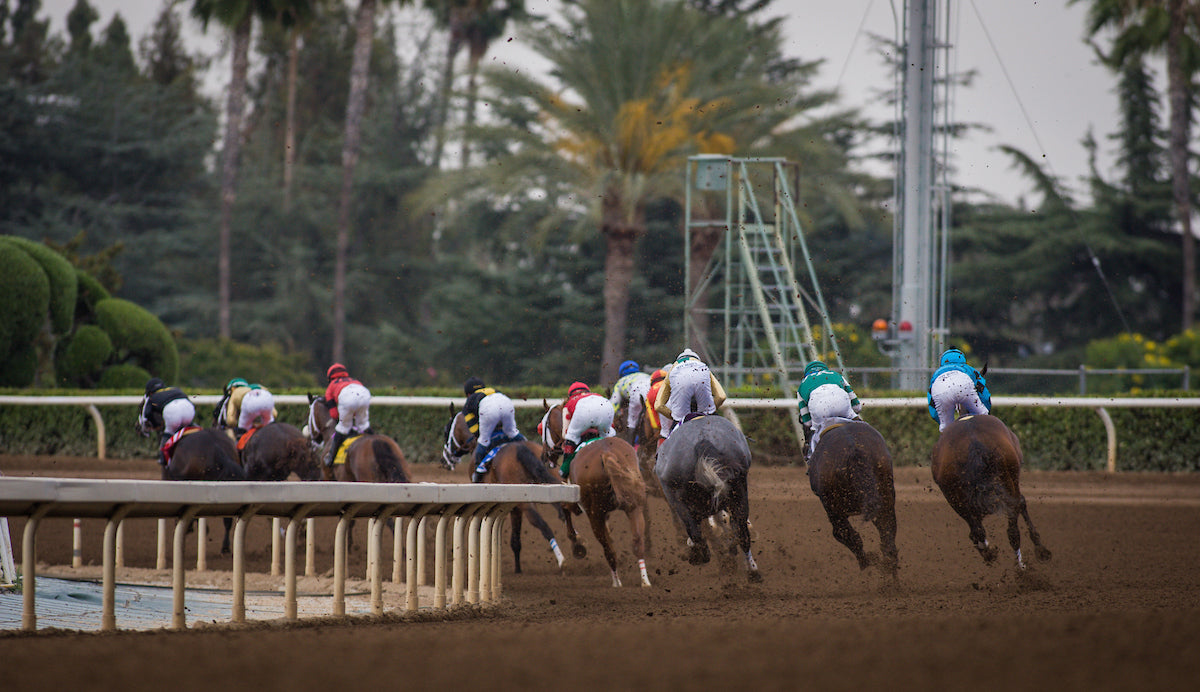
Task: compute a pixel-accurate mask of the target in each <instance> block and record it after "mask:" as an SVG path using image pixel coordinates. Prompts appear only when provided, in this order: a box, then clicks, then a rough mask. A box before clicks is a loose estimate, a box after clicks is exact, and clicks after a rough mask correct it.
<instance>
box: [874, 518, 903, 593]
mask: <svg viewBox="0 0 1200 692" xmlns="http://www.w3.org/2000/svg"><path fill="white" fill-rule="evenodd" d="M875 528H876V529H877V530H878V531H879V552H881V553H882V554H883V568H884V569H885V570H886V571H887V572H888V573H889V574H891V575H892V577H893V578H895V577H896V573H897V571H898V570H899V569H900V550H899V549H898V548H896V510H895V509H894V508H893V509H892V510H891V511H887V510H881V511H880V512H879V516H877V517H875Z"/></svg>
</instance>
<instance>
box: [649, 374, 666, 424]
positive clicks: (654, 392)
mask: <svg viewBox="0 0 1200 692" xmlns="http://www.w3.org/2000/svg"><path fill="white" fill-rule="evenodd" d="M670 371H671V366H669V365H664V366H663V367H661V368H659V369H658V370H655V371H654V372H652V373H650V390H649V391H648V392H646V415H647V416H648V417H649V418H650V425H652V426H654V429H655V430H658V429H660V428H662V427H663V426H666V425H671V424H672V421H671V419H670V418H668V417H667V416H662V419H661V420H659V415H658V411H657V410H656V409H655V407H654V405H655V402H656V401H658V395H659V393H660V392H661V391H662V388H663V387H664V386H666V384H667V373H668V372H670Z"/></svg>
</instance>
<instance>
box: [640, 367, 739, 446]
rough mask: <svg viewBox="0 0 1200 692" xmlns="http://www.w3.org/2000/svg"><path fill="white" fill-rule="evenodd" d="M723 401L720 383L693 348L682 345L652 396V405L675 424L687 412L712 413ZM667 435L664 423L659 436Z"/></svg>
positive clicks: (666, 427) (665, 437) (665, 436)
mask: <svg viewBox="0 0 1200 692" xmlns="http://www.w3.org/2000/svg"><path fill="white" fill-rule="evenodd" d="M723 403H725V390H724V388H722V387H721V383H720V382H717V378H716V376H714V375H713V374H712V372H710V371H709V369H708V366H707V365H705V364H704V362H703V361H701V360H700V356H698V355H696V352H695V351H693V350H692V349H690V348H685V349H683V352H682V353H680V354H679V357H678V358H676V359H675V363H674V365H672V366H671V371H670V372H669V373H667V380H666V384H664V385H663V388H662V391H661V392H659V394H658V397H657V398H656V399H655V404H654V407H655V409H657V410H658V412H659V413H661V414H663V415H665V416H669V417H670V418H671V420H672V421H673V422H674V423H675V424H678V423H682V422H683V420H684V418H685V417H686V416H687V415H688V414H689V413H702V414H705V415H707V414H712V413H716V412H717V409H718V408H720V407H721V404H723ZM672 427H673V426H672ZM670 434H671V428H670V427H668V426H667V424H666V422H664V423H663V426H662V438H663V439H664V440H665V439H667V437H668V436H670Z"/></svg>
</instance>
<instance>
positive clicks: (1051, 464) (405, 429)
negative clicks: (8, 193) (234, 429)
mask: <svg viewBox="0 0 1200 692" xmlns="http://www.w3.org/2000/svg"><path fill="white" fill-rule="evenodd" d="M99 408H100V412H101V415H102V416H103V417H104V422H105V428H106V434H107V442H108V455H109V456H110V457H116V458H148V457H151V456H153V454H154V445H155V440H153V439H147V438H143V437H141V436H140V435H138V434H137V432H136V431H135V429H134V426H135V423H136V421H137V410H136V409H137V407H136V406H101V407H99ZM993 413H994V414H996V415H998V416H1000V417H1002V418H1003V419H1004V420H1005V421H1006V422H1007V423H1008V424H1009V425H1010V426H1011V427H1012V429H1013V430H1014V431H1015V432H1016V433H1017V435H1018V436H1020V438H1021V444H1022V446H1023V448H1024V450H1025V463H1026V467H1027V468H1034V469H1046V470H1102V469H1103V468H1104V466H1105V462H1106V453H1107V437H1106V433H1105V430H1104V425H1103V423H1102V422H1101V420H1100V417H1099V416H1098V415H1097V414H1096V413H1095V411H1092V410H1090V409H1075V408H1040V407H1009V408H997V409H996V410H995V411H993ZM1109 414H1110V415H1111V416H1112V419H1113V424H1114V425H1115V427H1116V430H1117V443H1118V447H1117V468H1119V469H1121V470H1123V471H1198V470H1200V409H1198V408H1180V409H1126V408H1113V409H1109ZM789 415H793V414H792V413H791V412H790V411H782V410H779V411H745V412H741V413H739V415H738V417H739V419H740V421H741V423H742V426H743V429H744V430H745V431H746V436H747V437H748V438H749V440H750V447H751V449H752V450H753V451H754V454H755V462H756V463H760V464H772V463H774V464H779V463H793V462H795V461H796V460H797V459H798V458H799V448H798V446H797V444H796V441H795V438H794V437H793V436H792V427H791V424H790V422H789V420H788V418H787V416H789ZM863 415H864V417H865V418H866V419H867V420H868V421H869V422H870V423H871V424H872V425H874V426H875V427H876V428H877V429H878V430H879V431H880V433H882V435H883V437H884V439H886V440H887V442H888V445H889V447H890V448H891V450H892V456H893V458H894V460H895V464H896V465H897V466H914V465H916V466H925V465H928V463H929V451H930V450H931V449H932V448H933V443H934V441H935V440H936V439H937V426H936V425H935V424H934V423H933V421H932V420H930V418H929V416H928V414H927V413H926V412H925V410H924V409H915V408H878V409H867V410H865V411H864V412H863ZM210 416H211V410H210V407H207V406H204V407H200V410H198V411H197V422H200V423H203V424H208V422H209V421H211V417H210ZM306 416H307V409H306V407H304V406H296V405H289V406H280V407H279V418H280V420H283V421H286V422H289V423H293V424H295V425H296V426H297V427H303V425H304V423H305V418H306ZM541 416H542V411H541V410H540V409H517V423H518V425H519V426H520V428H521V430H522V431H523V432H525V434H526V435H527V436H529V437H534V436H535V435H536V434H537V433H536V430H537V423H538V421H539V420H540V419H541ZM448 417H449V411H448V410H447V409H444V408H440V407H413V406H375V407H373V408H372V409H371V423H372V427H373V428H375V430H377V431H378V432H381V433H384V434H388V435H391V436H393V437H395V438H396V439H397V441H398V442H399V443H400V446H401V447H402V448H403V449H404V453H405V456H407V457H408V459H409V460H410V461H413V462H416V463H436V462H437V461H438V459H439V458H440V455H441V447H442V443H443V439H442V430H443V428H444V426H445V424H446V421H447V419H448ZM0 450H2V451H3V452H4V453H7V454H43V455H49V454H64V455H75V456H92V455H95V453H96V430H95V427H94V426H93V424H92V420H91V416H90V415H89V414H88V413H87V411H86V409H84V408H83V407H82V406H80V407H75V406H0Z"/></svg>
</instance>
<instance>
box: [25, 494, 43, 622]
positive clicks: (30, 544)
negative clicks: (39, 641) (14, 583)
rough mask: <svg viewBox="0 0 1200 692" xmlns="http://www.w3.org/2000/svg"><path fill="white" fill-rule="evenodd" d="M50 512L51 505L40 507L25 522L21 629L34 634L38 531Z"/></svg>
mask: <svg viewBox="0 0 1200 692" xmlns="http://www.w3.org/2000/svg"><path fill="white" fill-rule="evenodd" d="M49 511H50V504H48V503H47V504H44V505H39V506H38V507H37V508H36V509H34V510H33V513H32V514H30V515H29V519H28V520H27V521H26V522H25V534H24V536H23V537H22V539H21V589H22V594H21V595H22V599H21V601H22V606H21V629H23V630H25V631H26V632H33V631H34V630H36V629H37V602H36V601H35V600H34V597H35V595H36V594H37V530H38V523H40V522H41V520H42V517H44V516H46V513H47V512H49Z"/></svg>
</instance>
